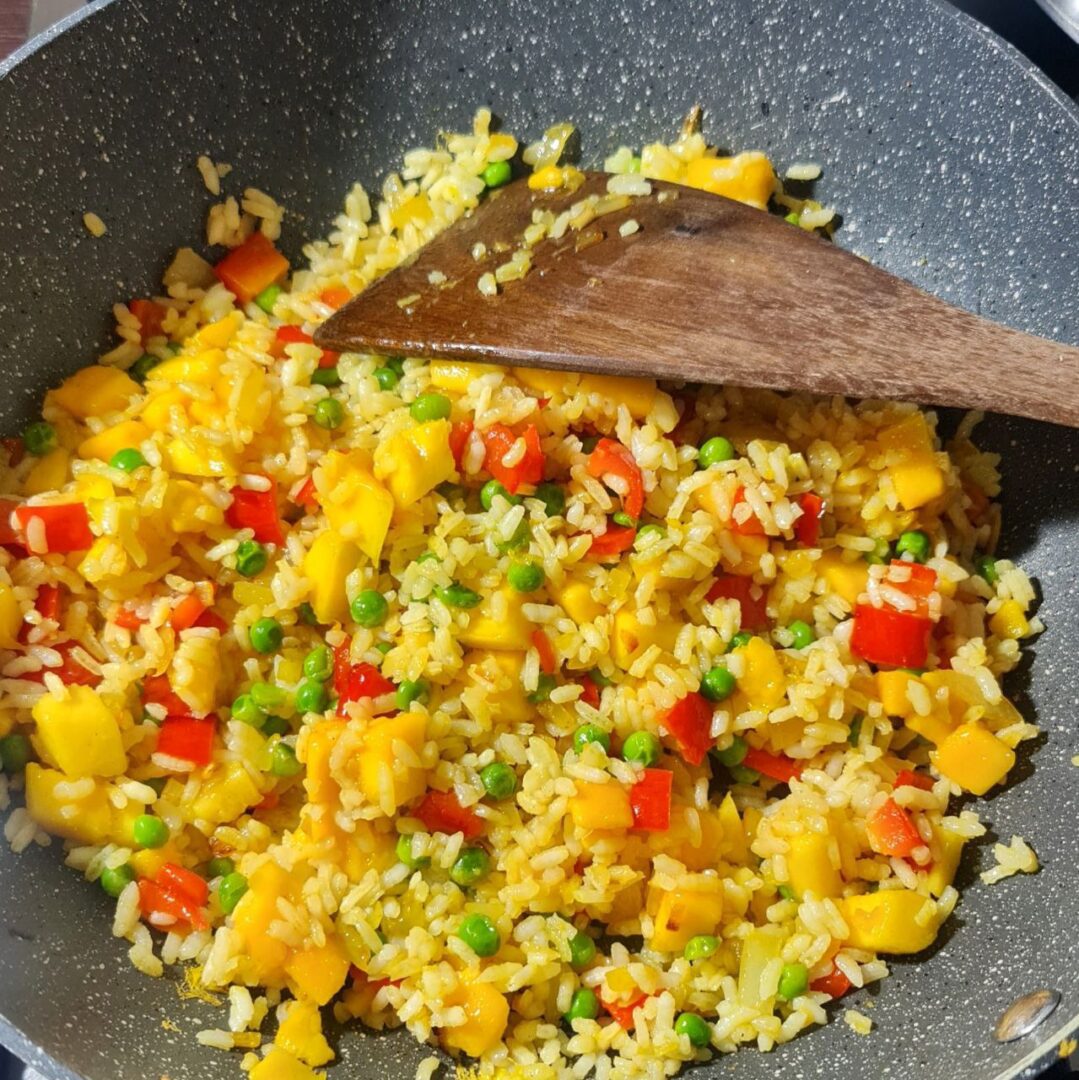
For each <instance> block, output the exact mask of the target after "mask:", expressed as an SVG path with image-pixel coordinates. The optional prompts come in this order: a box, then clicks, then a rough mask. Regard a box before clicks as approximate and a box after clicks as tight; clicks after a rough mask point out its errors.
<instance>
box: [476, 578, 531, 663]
mask: <svg viewBox="0 0 1079 1080" xmlns="http://www.w3.org/2000/svg"><path fill="white" fill-rule="evenodd" d="M496 596H497V597H500V600H499V601H497V603H498V605H499V606H500V609H501V613H500V614H497V615H496V614H495V606H496V600H495V597H496ZM527 600H528V597H527V596H525V595H522V594H521V593H519V592H516V591H515V590H514V589H512V588H511V587H510V586H508V585H503V586H501V587H500V588H499V589H497V590H495V592H493V593H491V594H489V595H486V596H484V598H483V600H482V601H481V602H480V605H479V607H477V608H475V609H474V610H473V611H472V612H471V613H470V614H469V617H468V626H467V627H466V628H465V629H464V630H462V631H461V634H460V637H459V640H460V642H461V644H462V645H464V646H466V647H467V648H470V649H512V650H515V651H517V652H525V651H526V650H527V649H528V648H529V647H530V646H531V644H532V631H533V629H534V627H533V625H532V623H531V622H529V621H528V619H526V618H525V615H524V612H523V611H522V610H521V608H522V606H523V605H524V604H525V603H526V602H527Z"/></svg>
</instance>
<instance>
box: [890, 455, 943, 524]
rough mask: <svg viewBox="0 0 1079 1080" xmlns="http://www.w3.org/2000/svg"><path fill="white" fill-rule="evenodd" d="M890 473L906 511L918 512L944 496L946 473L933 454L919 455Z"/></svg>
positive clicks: (894, 467) (895, 466)
mask: <svg viewBox="0 0 1079 1080" xmlns="http://www.w3.org/2000/svg"><path fill="white" fill-rule="evenodd" d="M888 472H889V474H890V476H891V478H892V484H893V485H894V486H895V493H896V496H897V497H898V499H899V505H900V506H902V507H903V509H904V510H916V509H917V508H918V507H919V506H925V504H926V503H929V502H932V501H933V500H934V499H939V498H940V496H941V495H943V494H944V473H943V472H942V471H941V469H940V466H939V465H937V463H936V461H935V460H934V458H933V456H932V455H931V454H926V455H921V454H919V455H917V456H915V457H912V458H911V459H910V460H909V461H905V462H903V463H902V464H901V465H893V466H892V467H891V468H890V469H889V470H888Z"/></svg>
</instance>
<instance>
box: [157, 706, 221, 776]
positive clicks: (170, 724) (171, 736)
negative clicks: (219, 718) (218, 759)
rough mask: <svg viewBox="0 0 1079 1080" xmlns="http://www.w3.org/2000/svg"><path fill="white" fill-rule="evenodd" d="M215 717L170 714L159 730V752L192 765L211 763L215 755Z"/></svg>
mask: <svg viewBox="0 0 1079 1080" xmlns="http://www.w3.org/2000/svg"><path fill="white" fill-rule="evenodd" d="M216 729H217V725H216V723H215V722H214V719H213V717H203V718H202V719H199V718H198V717H194V716H169V717H167V718H166V719H165V720H164V721H163V723H162V724H161V727H160V728H159V729H158V732H157V752H158V753H159V754H168V756H169V757H174V758H177V759H178V760H180V761H189V762H190V763H191V764H192V765H209V764H210V762H211V761H212V760H213V756H214V732H215V731H216Z"/></svg>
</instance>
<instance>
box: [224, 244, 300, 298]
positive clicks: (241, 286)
mask: <svg viewBox="0 0 1079 1080" xmlns="http://www.w3.org/2000/svg"><path fill="white" fill-rule="evenodd" d="M287 273H288V259H286V258H285V256H284V255H282V254H281V252H279V251H278V250H277V248H275V247H274V246H273V244H272V243H270V241H269V240H267V239H266V237H265V236H263V235H262V233H260V232H253V233H252V234H251V235H250V236H249V237H248V238H247V239H246V240H245V241H244V242H243V243H242V244H241V245H240V246H239V247H237V248H233V249H232V251H230V252H229V253H228V254H227V255H226V256H225V257H224V258H223V259H222V260H221V261H220V262H219V263H218V264H217V265H216V266H215V267H214V274H215V275H216V277H217V279H218V281H220V282H221V283H222V284H223V285H224V286H225V288H226V289H228V291H229V292H230V293H232V294H233V296H235V297H236V299H237V300H239V301H240V303H241V304H247V303H250V302H251V301H252V300H254V299H255V297H256V296H258V294H259V293H260V292H262V290H263V289H267V288H269V287H270V286H271V285H272V284H273V283H274V282H275V281H277V279H278V278H281V277H284V276H285V274H287Z"/></svg>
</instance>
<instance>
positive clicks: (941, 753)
mask: <svg viewBox="0 0 1079 1080" xmlns="http://www.w3.org/2000/svg"><path fill="white" fill-rule="evenodd" d="M932 761H933V764H934V765H936V767H937V769H938V771H939V772H940V773H941V774H942V775H943V776H946V777H947V778H948V779H949V780H951V781H952V782H953V783H955V784H958V785H959V786H960V787H961V788H962V789H963V790H964V791H969V792H971V793H972V794H974V795H984V794H985V793H986V792H987V791H988V790H989V789H990V788H991V787H993V786H995V785H996V784H999V783H1000V782H1001V781H1002V780H1003V779H1004V778H1005V777H1006V776H1007V775H1008V773H1009V771H1010V770H1011V768H1012V766H1013V765H1014V764H1015V753H1014V752H1013V751H1012V749H1011V748H1010V747H1008V746H1006V745H1005V744H1004V743H1002V742H1001V741H1000V739H998V738H997V737H996V736H995V735H994V734H993V733H992V732H991V731H988V730H987V729H986V728H984V727H982V725H981V724H977V723H969V724H961V725H960V726H959V727H957V728H956V729H955V731H953V732H952V733H951V734H950V735H948V737H947V738H946V739H944V740H943V741H942V742H941V743H940V745H939V746H938V747H937V749H936V752H935V753H934V754H933V755H932Z"/></svg>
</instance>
